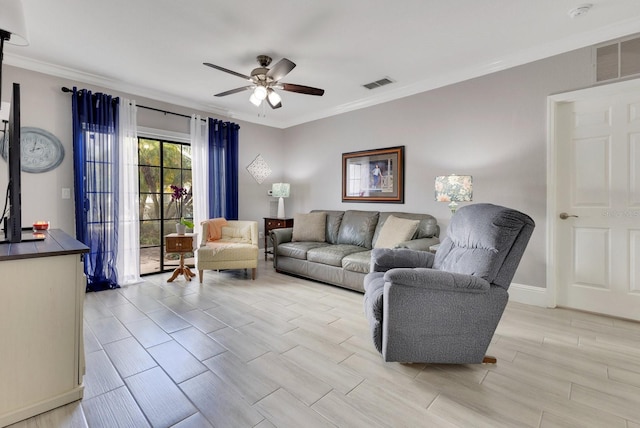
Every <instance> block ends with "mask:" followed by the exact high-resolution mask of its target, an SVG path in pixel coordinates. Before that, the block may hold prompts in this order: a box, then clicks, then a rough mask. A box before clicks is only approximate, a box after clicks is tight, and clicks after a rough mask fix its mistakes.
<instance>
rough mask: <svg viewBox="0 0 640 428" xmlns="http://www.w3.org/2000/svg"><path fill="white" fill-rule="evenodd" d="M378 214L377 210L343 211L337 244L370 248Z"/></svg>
mask: <svg viewBox="0 0 640 428" xmlns="http://www.w3.org/2000/svg"><path fill="white" fill-rule="evenodd" d="M379 214H380V213H378V212H377V211H347V212H345V213H344V216H343V217H342V224H341V225H340V231H339V232H338V244H345V245H357V246H359V247H363V248H365V249H368V250H370V249H371V242H372V241H373V232H374V231H375V229H376V225H377V224H378V216H379Z"/></svg>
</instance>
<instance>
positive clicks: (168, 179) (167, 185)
mask: <svg viewBox="0 0 640 428" xmlns="http://www.w3.org/2000/svg"><path fill="white" fill-rule="evenodd" d="M138 159H139V161H138V162H139V165H138V174H139V178H140V180H139V182H140V203H139V204H140V273H141V274H142V275H145V274H150V273H157V272H164V271H167V270H172V269H174V268H175V267H176V266H178V262H179V259H178V255H177V254H167V253H166V251H165V248H164V237H165V235H168V234H170V233H175V232H176V223H178V222H179V221H180V208H181V209H182V217H184V218H186V219H190V220H192V219H193V199H192V194H191V183H192V179H191V146H190V145H188V144H183V143H177V142H172V141H164V140H159V139H151V138H138ZM172 185H173V186H178V187H182V188H184V189H186V190H187V196H186V197H185V198H184V199H183V200H182V204H181V205H182V207H180V205H179V204H178V203H177V202H176V201H174V200H173V199H172V198H171V195H172V193H173V191H172V189H171V186H172ZM185 257H186V262H187V264H193V254H186V255H185Z"/></svg>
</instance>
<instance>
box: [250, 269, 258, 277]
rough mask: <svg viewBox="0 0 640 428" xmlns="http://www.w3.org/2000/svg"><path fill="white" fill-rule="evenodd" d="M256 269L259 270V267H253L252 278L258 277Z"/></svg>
mask: <svg viewBox="0 0 640 428" xmlns="http://www.w3.org/2000/svg"><path fill="white" fill-rule="evenodd" d="M256 270H258V268H253V269H251V279H254V280H255V279H256Z"/></svg>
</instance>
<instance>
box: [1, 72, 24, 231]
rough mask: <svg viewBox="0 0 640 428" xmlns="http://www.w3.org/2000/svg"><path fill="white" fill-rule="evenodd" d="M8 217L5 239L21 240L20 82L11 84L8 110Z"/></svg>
mask: <svg viewBox="0 0 640 428" xmlns="http://www.w3.org/2000/svg"><path fill="white" fill-rule="evenodd" d="M7 163H8V164H9V219H8V220H7V230H6V232H5V233H6V236H5V238H6V241H8V242H21V241H22V195H21V181H20V179H21V175H20V169H21V165H20V84H19V83H14V84H13V92H12V94H11V110H10V111H9V154H8V156H7Z"/></svg>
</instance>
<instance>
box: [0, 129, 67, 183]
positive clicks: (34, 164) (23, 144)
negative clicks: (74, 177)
mask: <svg viewBox="0 0 640 428" xmlns="http://www.w3.org/2000/svg"><path fill="white" fill-rule="evenodd" d="M8 154H9V144H8V132H6V133H5V136H4V138H3V141H2V157H3V158H4V159H5V160H7V156H8ZM20 154H21V156H20V166H21V168H22V170H23V171H24V172H32V173H39V172H46V171H51V170H52V169H54V168H56V167H57V166H58V165H60V163H62V160H63V159H64V147H63V146H62V143H60V140H58V138H57V137H56V136H55V135H53V134H52V133H50V132H48V131H45V130H44V129H40V128H31V127H26V126H25V127H22V128H20Z"/></svg>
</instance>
